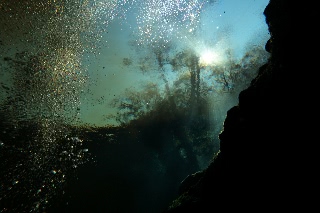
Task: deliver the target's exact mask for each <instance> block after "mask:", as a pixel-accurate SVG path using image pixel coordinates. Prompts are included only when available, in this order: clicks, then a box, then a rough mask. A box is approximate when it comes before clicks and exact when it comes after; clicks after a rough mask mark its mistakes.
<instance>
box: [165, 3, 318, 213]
mask: <svg viewBox="0 0 320 213" xmlns="http://www.w3.org/2000/svg"><path fill="white" fill-rule="evenodd" d="M316 8H317V7H316V5H315V3H314V2H311V1H304V2H293V1H289V0H270V2H269V4H268V5H267V6H266V8H265V10H264V15H265V20H266V23H267V24H268V27H269V32H270V39H269V40H268V42H267V43H266V46H265V49H266V50H267V51H268V52H270V58H269V61H268V62H267V63H266V64H265V65H263V66H261V67H260V69H259V74H258V75H257V76H256V78H255V79H253V81H252V82H251V85H250V86H249V87H248V88H247V89H245V90H244V91H242V92H241V93H240V94H239V97H238V98H239V102H238V105H236V106H234V107H232V108H231V109H230V110H229V111H228V113H227V117H226V119H225V121H224V126H223V131H222V132H221V133H220V135H219V139H220V152H219V153H218V154H217V155H216V156H215V158H214V160H213V161H212V163H211V164H210V165H209V166H208V168H207V169H205V170H203V171H199V172H197V173H195V174H190V175H189V176H188V177H187V178H186V179H185V180H184V181H183V182H182V183H181V186H180V195H179V197H178V198H177V199H175V200H174V201H173V202H172V204H171V206H169V207H168V210H167V211H166V212H213V211H214V210H218V209H222V210H233V209H237V210H254V211H260V210H268V209H271V210H274V209H277V210H298V209H299V208H301V209H303V210H304V211H307V209H311V208H314V207H315V206H316V204H317V200H316V196H314V193H317V188H318V187H317V185H318V184H317V182H318V180H317V178H318V176H317V168H318V163H317V162H319V159H318V156H319V154H318V153H317V151H318V148H317V143H318V139H317V135H316V132H317V129H316V127H317V125H318V124H317V117H318V116H317V113H316V112H317V108H316V106H317V104H316V103H317V101H316V99H317V97H318V96H317V90H318V89H317V78H316V76H315V74H316V72H317V71H319V69H318V68H317V60H319V59H318V53H317V50H316V44H317V43H318V41H317V39H318V38H319V37H318V33H317V29H316V28H317V27H316V26H317V25H318V24H317V23H316V20H317V19H316V14H317V11H316V10H317V9H316ZM211 210H212V211H211Z"/></svg>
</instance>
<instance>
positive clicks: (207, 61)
mask: <svg viewBox="0 0 320 213" xmlns="http://www.w3.org/2000/svg"><path fill="white" fill-rule="evenodd" d="M199 60H200V61H199V64H200V66H208V65H213V64H216V63H217V62H218V60H219V56H218V54H217V53H215V52H214V51H213V50H209V49H207V50H204V51H203V52H201V54H200V59H199Z"/></svg>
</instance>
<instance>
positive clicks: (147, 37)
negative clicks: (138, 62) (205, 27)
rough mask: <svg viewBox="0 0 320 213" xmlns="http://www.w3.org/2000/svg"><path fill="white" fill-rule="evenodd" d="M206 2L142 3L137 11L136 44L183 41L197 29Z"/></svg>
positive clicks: (155, 0)
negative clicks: (137, 36)
mask: <svg viewBox="0 0 320 213" xmlns="http://www.w3.org/2000/svg"><path fill="white" fill-rule="evenodd" d="M207 3H208V1H201V0H200V1H198V0H192V1H186V0H169V1H158V0H151V1H142V2H140V4H141V7H140V8H141V9H140V10H139V11H138V15H137V24H138V32H139V33H138V35H139V39H138V44H146V43H147V44H150V45H155V46H157V43H164V44H165V43H168V42H170V41H172V40H173V39H185V38H188V37H189V36H190V35H194V34H193V33H194V32H195V30H196V29H197V27H198V24H199V21H200V20H199V18H200V12H201V9H202V7H203V6H204V5H205V4H207Z"/></svg>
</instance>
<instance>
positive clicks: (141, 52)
mask: <svg viewBox="0 0 320 213" xmlns="http://www.w3.org/2000/svg"><path fill="white" fill-rule="evenodd" d="M266 4H267V1H261V2H259V1H258V2H257V1H253V2H252V1H244V2H243V3H242V4H239V1H238V2H237V1H202V0H201V1H198V0H193V1H186V0H178V1H177V0H170V1H158V0H157V1H156V0H152V1H142V0H141V1H140V0H133V1H126V0H119V1H113V0H93V1H89V0H84V1H83V0H81V1H80V0H71V1H70V0H69V1H55V0H48V1H45V2H44V1H38V0H32V1H5V0H0V14H1V19H0V27H1V31H0V88H1V90H0V91H1V92H0V118H1V120H0V154H1V155H0V161H1V169H0V177H1V194H0V204H1V205H0V211H1V212H56V211H57V210H59V211H61V212H63V211H72V212H73V211H78V212H101V211H103V212H150V211H152V212H159V211H161V210H163V209H164V208H166V206H168V204H169V202H170V201H171V200H172V199H173V198H174V197H175V196H176V195H177V193H178V187H179V183H180V182H181V181H182V180H183V179H184V178H185V177H186V176H187V175H188V174H190V173H193V172H196V171H199V170H201V169H204V168H206V166H208V165H209V163H210V161H211V159H212V157H213V156H214V154H215V153H216V152H217V151H218V150H219V141H218V134H219V132H220V131H221V130H222V124H223V120H224V117H225V115H226V111H227V110H228V109H229V108H230V107H232V106H234V105H236V104H237V96H238V94H239V92H240V91H241V90H242V89H244V88H245V87H246V86H248V85H249V84H250V81H251V80H252V79H253V78H254V77H255V76H256V75H257V71H258V68H259V67H260V66H261V65H262V64H264V63H265V62H266V61H267V59H268V53H267V52H266V51H265V50H264V44H265V42H266V40H267V39H268V32H267V26H266V25H264V24H265V23H264V19H263V15H262V12H263V9H264V6H266ZM253 17H254V18H253ZM253 20H256V21H253ZM238 23H239V25H240V26H241V27H239V26H238Z"/></svg>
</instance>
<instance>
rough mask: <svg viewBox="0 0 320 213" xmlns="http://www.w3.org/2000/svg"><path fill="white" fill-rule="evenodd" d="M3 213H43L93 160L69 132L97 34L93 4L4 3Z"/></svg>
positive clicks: (0, 7)
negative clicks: (75, 172)
mask: <svg viewBox="0 0 320 213" xmlns="http://www.w3.org/2000/svg"><path fill="white" fill-rule="evenodd" d="M0 13H1V14H2V16H1V20H0V27H1V32H0V41H1V42H0V45H1V48H0V62H1V63H0V64H1V66H0V68H1V74H0V75H1V80H0V84H1V87H2V88H5V90H4V93H2V94H1V96H0V115H1V118H2V120H1V121H0V129H1V132H0V139H1V144H2V145H1V150H0V151H1V162H2V164H1V180H3V181H2V183H1V184H2V185H1V194H0V200H1V203H2V202H3V203H4V205H1V210H0V211H9V212H10V211H19V212H24V211H28V212H29V211H30V212H31V211H38V210H40V211H44V210H45V208H46V206H47V205H48V204H49V203H50V201H51V199H52V198H53V197H54V196H55V195H57V194H60V193H61V190H62V189H63V185H64V182H65V180H66V178H67V176H68V174H70V173H71V172H72V170H74V169H75V168H77V167H78V166H79V165H81V164H83V163H84V162H87V161H88V159H89V156H90V153H89V152H88V150H87V149H86V147H84V145H83V143H82V140H80V139H79V138H78V137H80V136H79V133H78V132H76V131H75V130H74V127H72V125H74V124H76V123H77V117H78V114H79V106H80V104H81V102H80V98H79V97H80V95H81V93H82V91H83V89H84V87H85V86H86V83H87V79H88V77H87V76H88V75H87V69H86V67H85V66H84V65H83V64H82V59H83V55H84V53H86V52H95V51H96V45H97V41H99V38H100V37H99V33H97V30H98V29H97V28H96V27H95V24H96V22H95V21H96V20H95V17H94V10H93V8H92V5H91V4H90V1H78V0H73V1H55V0H50V1H38V0H31V1H0Z"/></svg>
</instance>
